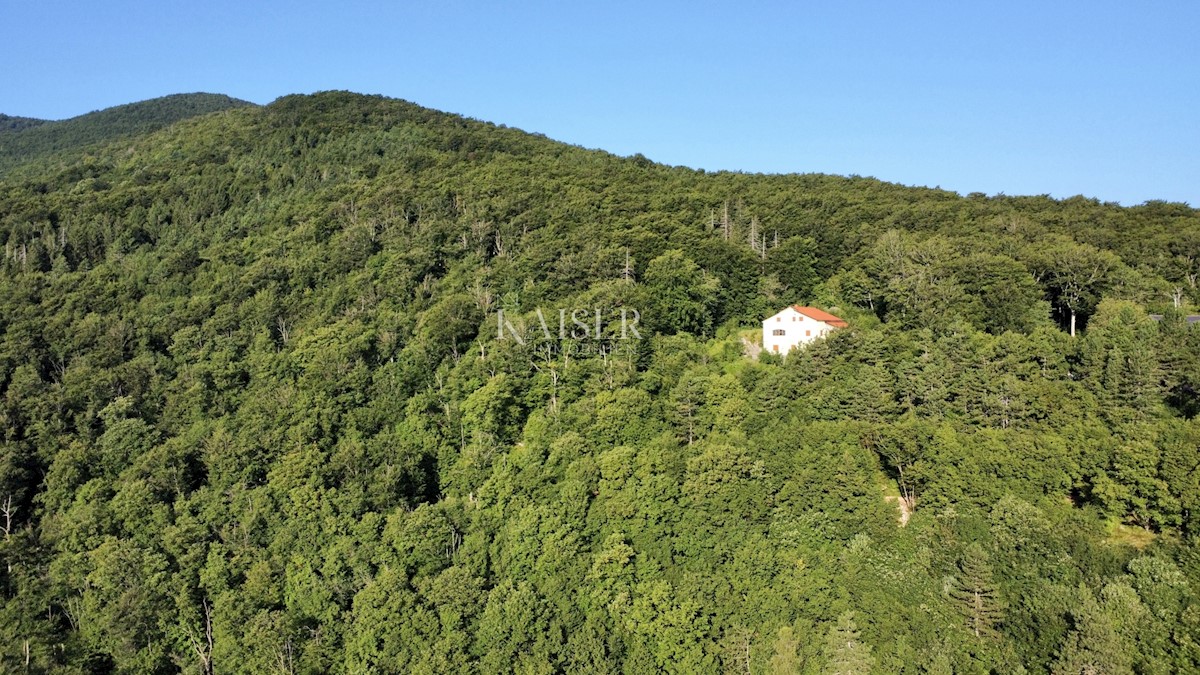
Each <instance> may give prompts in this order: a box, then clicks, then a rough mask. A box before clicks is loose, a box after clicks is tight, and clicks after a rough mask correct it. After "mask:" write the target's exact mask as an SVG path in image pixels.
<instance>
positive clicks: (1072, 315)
mask: <svg viewBox="0 0 1200 675" xmlns="http://www.w3.org/2000/svg"><path fill="white" fill-rule="evenodd" d="M1071 337H1075V310H1071Z"/></svg>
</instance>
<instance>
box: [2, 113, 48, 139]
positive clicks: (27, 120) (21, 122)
mask: <svg viewBox="0 0 1200 675" xmlns="http://www.w3.org/2000/svg"><path fill="white" fill-rule="evenodd" d="M45 123H46V120H38V119H34V118H32V117H13V116H12V115H3V114H0V138H5V137H7V136H8V135H9V134H15V133H17V132H19V131H25V130H26V129H29V128H32V127H36V126H39V125H42V124H45Z"/></svg>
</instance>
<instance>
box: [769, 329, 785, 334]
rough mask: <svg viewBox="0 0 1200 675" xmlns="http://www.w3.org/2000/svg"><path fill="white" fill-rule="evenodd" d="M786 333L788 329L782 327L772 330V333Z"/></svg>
mask: <svg viewBox="0 0 1200 675" xmlns="http://www.w3.org/2000/svg"><path fill="white" fill-rule="evenodd" d="M785 334H787V331H785V330H783V329H782V328H776V329H775V330H773V331H771V335H785Z"/></svg>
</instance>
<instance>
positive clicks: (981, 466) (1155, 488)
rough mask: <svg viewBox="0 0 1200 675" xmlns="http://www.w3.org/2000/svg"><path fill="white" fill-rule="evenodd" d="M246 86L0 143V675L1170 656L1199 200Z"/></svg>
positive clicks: (1190, 403)
mask: <svg viewBox="0 0 1200 675" xmlns="http://www.w3.org/2000/svg"><path fill="white" fill-rule="evenodd" d="M237 104H238V102H236V101H232V100H230V99H223V98H208V97H200V98H196V97H183V98H168V99H164V100H161V101H158V102H148V103H145V104H135V105H134V106H128V107H123V108H121V109H116V110H113V111H104V112H102V113H96V114H94V115H92V116H84V117H83V118H79V119H77V120H70V121H67V122H46V123H40V124H37V123H35V121H27V120H19V119H15V118H0V146H3V147H4V148H5V149H4V151H3V152H0V171H3V172H4V176H3V178H2V179H0V241H2V242H3V245H4V257H3V259H0V418H2V419H3V421H4V424H3V425H2V427H0V428H2V430H3V438H0V528H2V529H0V559H2V563H3V564H0V599H2V602H0V670H4V671H5V672H9V671H12V672H23V671H28V672H136V673H141V672H154V673H157V672H178V671H183V672H193V673H215V672H222V673H223V672H231V673H260V672H286V673H293V672H306V673H318V672H319V673H324V672H332V673H360V672H417V673H453V672H536V673H541V672H547V673H550V672H563V671H566V672H595V673H618V672H630V673H635V672H686V673H704V672H726V671H737V672H747V671H748V672H780V673H784V672H787V673H791V672H808V673H813V672H822V671H829V672H903V673H913V672H989V671H994V672H1021V670H1022V669H1024V670H1025V671H1027V672H1047V671H1051V672H1053V671H1059V672H1087V671H1089V669H1091V670H1093V671H1095V670H1097V669H1100V670H1104V669H1107V670H1109V671H1113V672H1122V671H1128V670H1131V669H1132V670H1134V671H1135V672H1191V671H1195V670H1197V668H1198V667H1200V666H1198V664H1200V647H1198V645H1200V603H1198V601H1197V594H1196V591H1195V587H1194V586H1195V584H1196V583H1198V582H1200V572H1198V570H1200V566H1198V564H1197V560H1198V559H1200V558H1198V556H1197V554H1196V551H1197V548H1196V543H1195V542H1196V534H1197V525H1196V521H1195V520H1194V516H1193V514H1195V513H1200V471H1197V469H1196V467H1197V465H1200V418H1197V417H1196V413H1197V412H1198V411H1200V394H1198V393H1197V392H1198V390H1200V357H1198V356H1197V355H1198V354H1200V342H1198V340H1200V330H1197V328H1196V327H1189V326H1190V324H1189V323H1188V322H1187V320H1186V316H1187V315H1188V314H1189V313H1191V312H1193V311H1194V310H1192V309H1190V307H1191V306H1192V305H1191V304H1190V303H1196V302H1200V296H1197V293H1196V288H1195V278H1196V273H1197V271H1198V269H1200V268H1197V267H1196V260H1198V259H1200V248H1197V243H1198V242H1200V239H1198V238H1197V234H1196V233H1197V232H1200V214H1198V212H1197V211H1196V210H1194V209H1191V208H1188V207H1186V206H1184V205H1172V204H1158V203H1151V204H1146V205H1142V206H1140V207H1135V208H1121V207H1118V206H1116V205H1111V204H1100V203H1097V202H1094V201H1089V200H1084V199H1071V200H1065V201H1055V200H1051V199H1049V198H1045V197H996V198H984V197H982V196H971V197H967V198H962V197H959V196H957V195H954V194H951V193H946V192H943V191H939V190H927V189H913V188H903V187H900V186H895V185H889V184H886V183H882V182H879V181H875V180H870V179H862V178H840V177H834V176H820V175H793V176H756V175H747V174H729V173H716V174H708V173H703V172H698V171H692V170H690V169H685V168H672V167H666V166H663V165H658V164H654V163H652V162H650V161H648V160H646V159H645V158H642V157H633V158H619V157H614V156H612V155H608V154H606V153H602V152H593V151H587V150H583V149H580V148H574V147H568V146H564V145H561V144H558V143H554V142H552V141H550V140H547V139H545V138H542V137H538V136H533V135H529V134H525V133H522V132H519V131H516V130H513V129H507V128H503V127H498V126H494V125H490V124H486V123H482V122H476V121H472V120H466V119H463V118H460V117H456V116H452V115H445V114H442V113H438V112H435V111H431V110H427V109H424V108H420V107H418V106H415V105H412V104H409V103H405V102H402V101H395V100H388V99H383V98H379V97H367V96H358V95H354V94H348V93H344V92H328V93H323V94H318V95H315V96H289V97H285V98H283V99H280V100H278V101H276V102H274V103H272V104H270V105H268V106H264V107H256V106H238V105H237ZM235 107H236V108H237V109H236V110H232V109H230V110H228V111H227V112H224V113H221V114H212V115H204V114H201V113H204V112H212V111H218V110H225V109H227V108H235ZM185 118H186V119H185ZM17 139H22V140H17ZM3 153H9V154H3ZM12 153H17V154H12ZM46 153H51V154H46ZM18 155H20V159H19V161H20V162H21V163H20V166H16V165H15V164H12V163H8V164H6V163H5V162H16V161H18V160H17V159H13V158H15V157H17V156H18ZM797 302H806V303H813V304H818V305H820V306H822V307H825V308H827V309H829V310H830V311H832V312H834V313H836V314H838V315H839V316H842V317H844V318H846V319H847V320H848V322H849V324H850V326H849V327H848V328H846V329H842V330H838V331H836V332H835V333H833V334H832V335H830V336H829V337H828V338H826V339H824V340H821V341H818V342H817V343H814V344H813V345H811V346H809V347H807V348H806V349H803V350H801V351H798V352H793V353H792V354H789V355H788V356H787V357H786V358H782V357H779V356H776V355H764V356H763V358H761V359H757V360H756V359H751V358H747V357H746V356H744V355H743V350H744V344H743V342H742V340H741V338H742V337H745V336H747V333H746V332H745V331H754V330H757V329H758V326H759V322H760V321H761V319H762V318H763V316H764V315H766V314H769V313H773V312H774V311H776V310H777V309H778V308H779V307H781V306H784V305H787V304H792V303H797ZM500 309H503V310H504V317H503V318H498V317H497V310H500ZM597 309H599V310H600V311H601V313H602V315H603V316H602V319H603V324H604V325H602V327H601V330H600V331H599V333H600V334H599V335H597V334H595V333H596V332H595V330H594V324H593V323H590V321H591V318H589V321H587V322H583V325H586V326H587V327H588V330H587V334H586V335H585V334H583V331H582V326H581V325H579V324H575V323H573V322H572V321H571V317H572V312H575V311H576V310H582V311H583V312H584V313H590V312H594V311H595V310H597ZM560 312H562V314H560ZM622 312H624V313H625V314H626V315H627V316H633V315H637V316H638V317H639V322H638V324H637V328H636V329H637V331H638V332H639V333H638V335H631V334H629V331H628V330H627V327H626V328H623V327H622V325H621V324H620V322H619V318H620V316H621V313H622ZM1152 313H1153V314H1152ZM1072 315H1074V316H1075V319H1076V322H1075V323H1076V326H1075V327H1076V332H1077V333H1080V335H1079V336H1078V337H1076V338H1075V339H1072V338H1071V337H1070V335H1069V330H1070V325H1071V319H1070V317H1071V316H1072ZM1154 315H1162V316H1161V321H1160V320H1158V318H1155V316H1154ZM581 316H582V315H581ZM588 316H589V317H594V315H593V314H588ZM560 317H565V319H564V327H563V329H562V330H561V331H560V329H559V325H558V324H559V319H560ZM504 320H507V321H509V322H510V323H511V324H512V325H513V327H514V329H518V330H519V331H520V335H521V336H522V339H521V340H517V339H515V337H514V336H512V335H511V334H504V333H503V332H501V331H498V328H500V327H503V326H504V323H503V321H504ZM1056 320H1057V322H1058V324H1060V325H1056ZM543 321H544V322H545V324H546V325H545V329H543V325H542V322H543ZM505 330H507V328H505ZM501 335H505V338H504V339H498V338H499V337H500V336H501ZM851 610H853V611H851Z"/></svg>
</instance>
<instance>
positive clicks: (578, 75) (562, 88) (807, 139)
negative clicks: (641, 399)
mask: <svg viewBox="0 0 1200 675" xmlns="http://www.w3.org/2000/svg"><path fill="white" fill-rule="evenodd" d="M0 15H3V20H2V21H0V34H3V36H4V39H3V41H0V53H2V54H3V58H4V67H3V68H2V69H0V112H5V113H8V114H12V115H27V116H33V117H43V118H50V119H60V118H64V117H70V116H73V115H77V114H81V113H85V112H88V111H90V110H95V109H99V108H104V107H107V106H111V105H117V104H121V103H128V102H131V101H136V100H142V99H146V98H152V97H155V96H161V95H165V94H170V93H177V92H190V91H210V92H219V93H226V94H230V95H232V96H237V97H239V98H244V99H248V100H251V101H254V102H256V103H267V102H270V101H271V100H273V99H275V98H277V97H278V96H281V95H284V94H290V93H307V92H313V91H319V90H324V89H349V90H352V91H359V92H364V93H377V94H384V95H387V96H394V97H398V98H404V99H408V100H410V101H414V102H416V103H419V104H421V105H425V106H429V107H433V108H438V109H441V110H447V111H451V112H456V113H461V114H464V115H468V116H471V117H475V118H479V119H486V120H490V121H494V122H497V123H503V124H507V125H509V126H514V127H519V128H522V129H525V130H528V131H536V132H540V133H543V134H545V135H547V136H550V137H551V138H556V139H559V140H563V141H567V142H570V143H575V144H579V145H583V146H587V147H597V148H603V149H605V150H609V151H611V152H615V153H618V154H622V155H628V154H633V153H636V152H640V153H643V154H645V155H646V156H647V157H650V158H651V159H654V160H656V161H660V162H665V163H669V164H683V165H687V166H692V167H700V168H704V169H708V170H717V169H733V170H742V171H761V172H772V173H784V172H825V173H836V174H858V175H863V176H875V177H877V178H880V179H883V180H889V181H895V182H899V183H904V184H908V185H928V186H941V187H943V188H946V189H950V190H956V191H958V192H962V193H968V192H975V191H979V192H986V193H989V194H995V193H1001V192H1003V193H1006V194H1051V195H1053V196H1055V197H1067V196H1071V195H1076V194H1083V195H1085V196H1088V197H1097V198H1099V199H1101V200H1104V201H1119V202H1121V203H1123V204H1137V203H1140V202H1142V201H1145V200H1148V199H1165V200H1170V201H1186V202H1189V203H1191V204H1192V205H1193V206H1200V40H1198V39H1197V38H1196V34H1197V29H1198V28H1200V3H1197V2H1195V1H1194V0H1191V1H1188V2H1174V1H1156V0H1150V1H1147V2H1136V3H1135V2H1129V1H1128V0H1126V1H1123V2H1107V1H1094V2H1053V1H1050V0H1043V1H1042V2H1025V1H1023V0H1010V1H1008V2H1003V3H1000V2H988V3H971V2H962V1H961V0H959V1H958V2H936V1H933V0H929V1H925V2H906V1H902V0H894V1H892V2H854V1H841V2H833V1H830V2H791V3H783V2H779V3H776V2H745V3H732V2H730V3H706V2H688V3H682V2H680V3H634V2H593V3H569V2H562V1H561V0H560V1H559V2H543V3H528V2H511V3H475V2H460V1H455V0H448V1H445V2H427V3H403V2H397V3H384V2H378V3H367V2H356V1H354V0H347V1H344V2H337V3H334V2H308V1H306V0H293V1H292V2H257V3H251V2H244V1H243V2H230V1H227V0H208V1H206V2H196V3H179V2H162V1H161V0H160V1H159V2H134V1H130V0H110V1H109V2H104V3H98V2H96V3H93V2H83V1H82V0H76V1H74V2H62V1H59V0H36V1H35V0H0Z"/></svg>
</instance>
